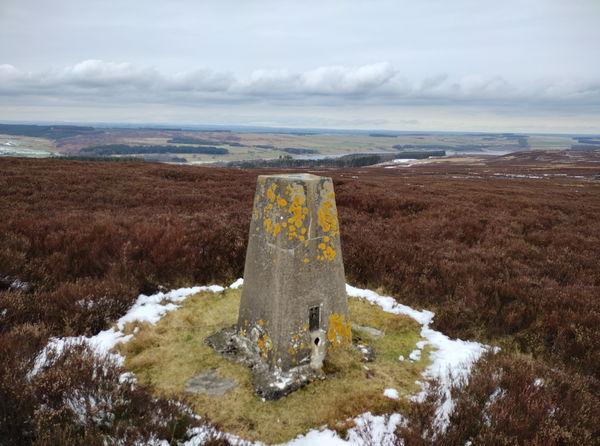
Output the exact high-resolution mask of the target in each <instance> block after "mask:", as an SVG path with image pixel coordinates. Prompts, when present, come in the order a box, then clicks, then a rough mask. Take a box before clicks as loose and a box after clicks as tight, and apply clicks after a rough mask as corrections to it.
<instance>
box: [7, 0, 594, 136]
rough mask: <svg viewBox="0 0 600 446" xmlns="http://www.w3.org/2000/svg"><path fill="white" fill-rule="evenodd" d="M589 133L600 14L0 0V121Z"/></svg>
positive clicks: (444, 3)
mask: <svg viewBox="0 0 600 446" xmlns="http://www.w3.org/2000/svg"><path fill="white" fill-rule="evenodd" d="M19 120H26V121H70V122H86V121H88V122H100V121H102V122H132V123H165V124H180V125H183V124H208V125H216V124H224V125H236V124H237V125H269V126H286V127H321V128H357V129H390V130H408V131H412V130H418V131H420V130H437V131H442V130H458V131H463V130H465V131H516V132H556V133H560V132H567V133H568V132H575V133H600V0H562V1H559V0H503V1H497V0H495V1H485V0H412V1H402V0H393V1H384V0H382V1H378V0H369V1H367V0H347V1H342V0H339V1H337V0H336V1H334V0H331V1H327V0H319V1H313V0H297V1H287V0H276V1H275V0H274V1H271V0H168V1H167V0H162V1H152V0H52V1H47V0H0V121H19Z"/></svg>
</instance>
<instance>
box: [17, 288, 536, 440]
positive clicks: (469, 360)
mask: <svg viewBox="0 0 600 446" xmlns="http://www.w3.org/2000/svg"><path fill="white" fill-rule="evenodd" d="M242 285H243V279H238V280H236V281H235V282H233V283H232V284H231V285H230V286H229V288H233V289H237V288H239V287H240V286H242ZM224 290H225V288H223V287H222V286H219V285H212V286H196V287H192V288H180V289H177V290H172V291H170V292H166V293H165V292H159V293H156V294H153V295H151V296H146V295H143V294H142V295H140V296H139V297H138V298H137V300H136V301H135V303H134V304H133V305H132V307H131V308H130V309H129V311H128V312H127V313H126V314H125V315H124V316H123V317H121V318H120V319H119V320H118V321H117V323H116V327H113V328H110V329H108V330H104V331H101V332H100V333H98V334H97V335H95V336H91V337H85V336H78V337H67V338H52V339H51V340H50V342H49V343H48V345H47V346H46V347H45V348H44V349H43V350H42V351H41V352H40V353H39V354H38V357H37V358H36V361H35V364H34V366H33V368H32V370H31V371H30V373H29V376H30V377H32V376H34V375H35V374H37V373H39V372H40V371H41V370H42V369H43V368H44V367H48V366H50V365H51V362H52V360H51V358H52V357H53V355H52V353H60V351H62V349H64V348H65V346H67V345H68V344H69V343H87V344H88V345H89V346H90V347H91V348H93V349H94V350H95V351H96V352H97V353H98V354H101V355H109V356H111V357H112V358H113V359H115V360H116V361H117V362H118V363H121V364H122V363H123V362H124V358H123V357H122V356H121V355H120V354H118V353H112V352H111V350H112V349H113V348H114V347H115V346H116V345H117V344H118V343H121V342H127V341H129V340H130V339H131V337H132V336H133V335H126V334H125V333H124V329H125V325H126V324H127V323H132V322H150V323H151V324H156V322H158V321H159V320H160V318H161V317H163V316H164V315H165V314H166V313H168V312H169V311H173V310H175V309H177V308H179V306H178V305H176V303H180V302H182V301H183V300H185V299H186V298H187V297H189V296H192V295H194V294H197V293H199V292H201V291H211V292H214V293H219V292H222V291H224ZM346 292H347V293H348V295H349V296H352V297H357V298H361V299H365V300H367V301H369V302H371V303H372V304H374V305H379V306H380V307H381V308H382V309H383V310H384V311H387V312H389V313H393V314H404V315H406V316H409V317H411V318H413V319H414V320H415V321H417V322H418V323H419V324H420V325H421V326H422V327H421V336H422V338H423V340H422V341H419V342H418V343H417V345H416V346H417V349H416V350H414V351H413V352H412V353H411V354H410V359H412V360H418V359H419V358H420V356H421V351H422V349H423V348H424V347H425V346H426V345H430V346H431V347H433V349H434V350H432V351H430V352H429V357H430V359H431V360H432V364H431V365H430V366H429V367H428V368H427V369H426V371H425V373H424V378H426V379H427V378H439V379H440V381H441V383H442V386H443V387H444V389H445V391H446V393H447V396H448V398H447V401H446V402H445V403H443V404H442V405H441V406H440V408H439V409H438V413H437V422H439V423H441V424H442V425H445V424H447V420H448V414H449V412H450V411H451V409H452V400H451V399H450V386H451V384H452V382H453V381H452V379H455V378H457V377H463V376H468V374H469V372H470V369H471V366H472V365H473V363H474V362H475V361H476V360H477V359H478V358H479V357H480V356H481V354H482V353H483V352H485V351H486V350H487V349H488V348H489V347H488V346H485V345H482V344H479V343H476V342H470V341H462V340H460V339H455V340H452V339H450V338H449V337H448V336H446V335H444V334H443V333H440V332H438V331H435V330H432V329H431V328H429V325H430V323H431V322H432V320H433V317H434V313H432V312H431V311H427V310H422V311H418V310H415V309H413V308H410V307H408V306H406V305H402V304H399V303H398V302H396V300H395V299H394V298H392V297H388V296H380V295H379V294H377V293H375V292H374V291H370V290H364V289H360V288H355V287H353V286H350V285H346ZM398 359H399V360H400V361H402V360H404V357H399V358H398ZM449 372H451V373H452V377H450V375H449ZM121 379H122V380H126V381H129V382H132V381H133V380H134V378H133V376H132V374H131V373H129V372H127V373H123V375H122V376H121ZM417 382H418V383H419V384H420V385H421V387H422V388H423V391H422V392H421V393H419V394H418V395H416V396H414V397H413V400H416V401H419V400H421V399H422V398H424V397H425V394H426V390H427V383H426V382H421V381H417ZM536 384H537V383H536ZM384 395H385V396H387V397H389V398H394V399H397V398H399V395H398V391H397V390H396V389H391V388H390V389H385V391H384ZM354 422H355V424H356V427H354V428H352V429H349V430H348V440H343V439H341V438H340V437H339V436H338V435H337V433H336V432H334V431H332V430H330V429H326V428H321V429H313V430H311V431H309V432H307V433H306V434H304V435H301V436H299V437H297V438H295V439H293V440H291V441H289V442H287V443H283V444H282V445H280V446H283V445H286V446H338V445H339V446H361V445H367V444H378V445H393V444H394V435H393V433H394V431H395V429H396V427H397V426H398V425H399V424H400V423H403V422H405V419H404V417H402V415H401V414H391V415H381V416H374V415H372V414H371V413H369V412H367V413H365V414H362V415H359V416H358V417H356V418H355V419H354ZM207 429H208V428H206V427H200V428H194V429H192V430H191V431H190V434H191V435H192V438H191V439H190V440H189V441H187V442H185V443H184V445H185V446H197V445H201V444H203V443H204V441H205V440H206V438H207V435H208V430H207ZM365 431H366V435H368V437H369V438H365ZM223 435H224V436H225V438H227V439H228V440H229V441H231V442H232V443H233V444H242V443H243V444H253V445H256V446H259V445H264V443H261V442H255V443H248V442H245V441H243V440H242V439H240V438H239V437H236V436H235V435H231V434H226V433H224V434H223Z"/></svg>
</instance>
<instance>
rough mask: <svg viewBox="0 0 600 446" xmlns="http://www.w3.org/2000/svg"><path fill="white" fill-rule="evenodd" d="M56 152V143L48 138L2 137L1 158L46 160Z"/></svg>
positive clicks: (0, 139) (0, 143)
mask: <svg viewBox="0 0 600 446" xmlns="http://www.w3.org/2000/svg"><path fill="white" fill-rule="evenodd" d="M55 152H56V148H55V146H54V143H53V142H52V141H51V140H49V139H46V138H34V137H28V136H12V135H0V156H24V157H30V158H45V157H48V156H51V155H52V154H53V153H55Z"/></svg>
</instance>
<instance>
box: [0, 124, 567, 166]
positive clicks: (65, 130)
mask: <svg viewBox="0 0 600 446" xmlns="http://www.w3.org/2000/svg"><path fill="white" fill-rule="evenodd" d="M3 132H5V133H6V134H3ZM20 133H22V134H23V135H26V136H21V135H20ZM6 143H11V144H13V143H15V144H16V145H15V146H5V145H2V144H6ZM574 144H578V140H577V139H574V138H570V137H565V136H539V135H533V136H527V135H517V134H511V133H499V134H491V133H490V134H427V133H415V134H402V135H397V136H396V135H388V134H351V133H306V134H304V133H258V132H257V133H250V132H247V133H246V132H228V131H187V130H176V129H171V130H161V129H100V128H93V127H78V126H18V125H3V124H0V155H2V154H3V153H2V152H4V154H9V153H8V152H9V150H8V149H7V148H9V149H10V154H13V155H17V156H38V157H40V156H50V155H51V154H62V155H69V156H78V155H85V156H94V155H100V154H99V153H96V154H94V153H90V150H89V149H90V148H92V147H98V146H107V145H128V146H147V147H148V151H147V153H141V152H140V150H139V149H137V150H136V152H135V156H136V157H139V158H143V159H149V160H154V161H165V162H179V163H190V164H207V163H209V164H212V163H229V162H234V161H242V160H261V159H276V158H280V157H290V156H292V157H294V158H301V157H306V156H309V157H318V156H325V157H328V156H340V155H347V154H359V153H360V154H375V153H380V154H386V153H390V154H394V153H399V152H402V151H408V152H410V151H412V152H414V151H440V150H443V151H445V152H446V155H447V156H452V157H461V156H462V155H488V156H489V155H503V154H507V153H512V152H519V151H524V150H565V149H570V148H571V146H572V145H574ZM203 145H205V146H210V147H216V148H219V149H226V150H227V153H224V154H218V153H181V152H182V150H181V148H182V147H185V146H190V147H197V146H203ZM153 146H154V147H156V148H154V149H153ZM165 146H166V147H172V148H173V151H172V152H167V154H165V150H164V147H165ZM16 147H18V149H17V148H16ZM158 147H160V148H161V149H160V150H159V149H158ZM5 149H6V150H5ZM85 149H88V150H85ZM158 154H160V156H157V155H158ZM123 155H125V153H123V154H118V153H115V154H110V155H109V156H114V157H119V156H123ZM127 155H129V154H127Z"/></svg>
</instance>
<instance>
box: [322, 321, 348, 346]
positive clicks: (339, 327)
mask: <svg viewBox="0 0 600 446" xmlns="http://www.w3.org/2000/svg"><path fill="white" fill-rule="evenodd" d="M327 340H328V341H329V346H330V347H332V348H335V347H340V346H342V345H348V344H350V342H351V341H352V329H351V328H350V321H349V320H346V316H345V315H343V314H338V313H333V314H332V315H331V316H329V329H328V330H327Z"/></svg>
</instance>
